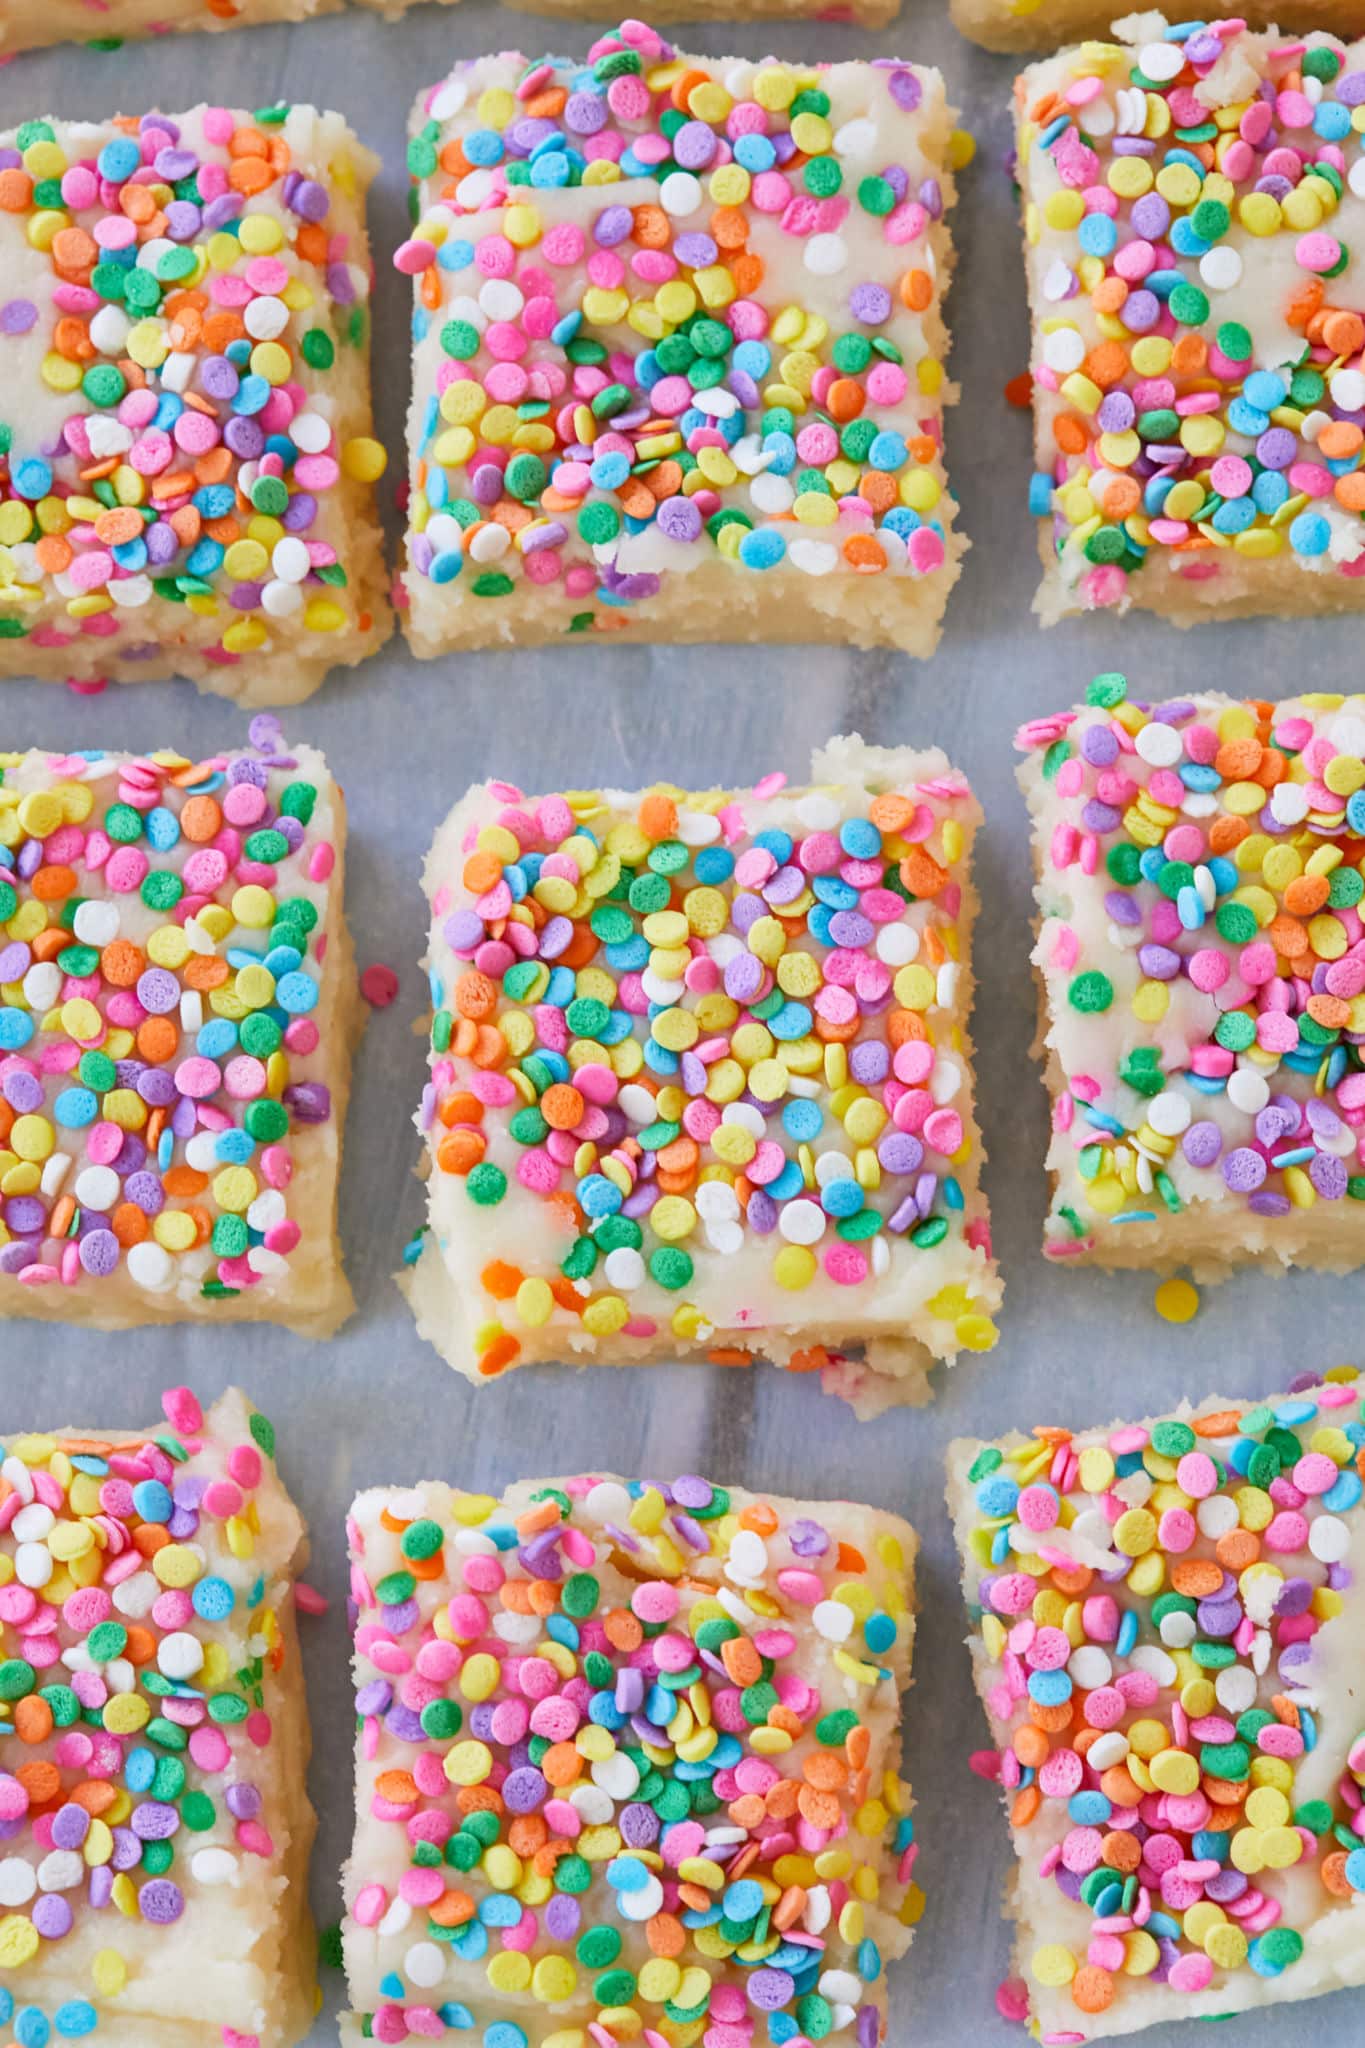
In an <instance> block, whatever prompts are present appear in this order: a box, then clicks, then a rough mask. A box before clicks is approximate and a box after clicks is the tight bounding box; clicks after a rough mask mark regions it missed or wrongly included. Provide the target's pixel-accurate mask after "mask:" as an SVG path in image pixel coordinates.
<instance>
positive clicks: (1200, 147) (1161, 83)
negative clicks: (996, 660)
mask: <svg viewBox="0 0 1365 2048" xmlns="http://www.w3.org/2000/svg"><path fill="white" fill-rule="evenodd" d="M1125 29H1126V32H1127V34H1128V37H1129V39H1128V40H1127V41H1125V42H1118V41H1116V42H1114V43H1086V44H1084V45H1082V46H1081V47H1080V48H1079V49H1078V50H1072V51H1069V52H1066V53H1064V54H1063V55H1061V56H1059V57H1057V58H1055V59H1049V60H1048V61H1047V62H1046V63H1045V64H1042V65H1038V66H1035V68H1034V69H1033V70H1032V71H1031V72H1030V73H1028V74H1027V76H1026V79H1025V80H1024V81H1021V102H1020V157H1021V161H1022V162H1023V163H1024V165H1025V166H1026V175H1027V184H1028V192H1029V204H1028V207H1027V218H1026V228H1027V235H1028V239H1029V242H1030V243H1031V245H1032V249H1031V254H1030V264H1031V267H1032V271H1033V284H1034V291H1033V296H1034V313H1035V323H1036V324H1035V344H1034V361H1033V374H1034V383H1035V395H1036V399H1037V403H1038V450H1037V452H1038V463H1039V473H1038V475H1037V476H1036V477H1035V479H1034V483H1033V486H1032V490H1031V493H1030V506H1031V509H1032V510H1033V511H1034V512H1036V513H1038V514H1040V515H1043V516H1050V517H1051V520H1052V528H1053V534H1054V538H1055V542H1056V547H1057V551H1058V554H1059V556H1060V560H1061V571H1062V575H1063V578H1064V580H1065V583H1066V585H1067V588H1068V590H1069V591H1071V592H1072V593H1074V594H1075V595H1076V596H1077V597H1079V599H1080V600H1081V601H1082V602H1083V603H1084V604H1086V605H1087V606H1094V605H1110V604H1122V603H1124V602H1126V601H1127V599H1128V598H1129V597H1130V596H1134V595H1137V596H1140V593H1141V588H1142V583H1143V573H1144V566H1146V568H1147V569H1148V570H1149V571H1150V570H1151V569H1153V568H1154V567H1157V568H1159V569H1160V571H1161V573H1162V574H1167V573H1169V574H1170V575H1173V576H1178V577H1179V578H1181V579H1182V580H1185V581H1187V582H1189V583H1192V584H1198V583H1205V582H1207V583H1209V584H1210V586H1211V590H1210V593H1209V595H1211V596H1212V598H1213V601H1214V602H1215V603H1216V602H1217V597H1218V592H1219V590H1220V588H1221V587H1222V585H1223V584H1225V583H1227V582H1228V581H1229V579H1230V578H1234V579H1236V580H1237V587H1238V590H1239V591H1249V592H1254V590H1255V588H1256V577H1257V574H1258V573H1259V574H1261V575H1264V574H1265V573H1266V572H1265V571H1264V569H1262V570H1261V571H1259V572H1258V570H1257V566H1256V565H1257V564H1268V563H1272V562H1275V561H1276V560H1277V558H1280V557H1283V558H1284V559H1285V562H1286V563H1294V564H1297V565H1298V566H1299V567H1300V568H1302V569H1304V570H1309V571H1315V572H1317V573H1318V574H1320V575H1322V576H1324V577H1328V578H1333V579H1335V578H1337V577H1340V576H1342V575H1358V574H1359V573H1360V572H1361V570H1362V568H1365V526H1362V524H1361V514H1362V512H1363V511H1365V469H1363V468H1362V454H1363V453H1365V372H1363V371H1362V361H1365V355H1363V353H1362V352H1363V351H1365V319H1363V318H1362V310H1361V309H1362V305H1365V301H1362V298H1361V285H1360V280H1359V278H1358V276H1357V271H1356V267H1355V266H1354V264H1353V255H1354V250H1355V247H1356V245H1357V244H1358V243H1359V241H1360V230H1361V226H1362V219H1363V218H1365V205H1362V200H1365V158H1363V157H1362V152H1361V137H1362V133H1365V50H1362V48H1361V46H1360V45H1359V44H1355V45H1351V46H1349V47H1348V46H1347V45H1346V44H1344V43H1342V42H1341V41H1339V40H1338V39H1337V38H1336V37H1333V36H1327V35H1321V34H1314V35H1311V36H1308V37H1305V38H1303V39H1302V40H1294V41H1291V40H1287V39H1283V38H1281V37H1280V36H1278V35H1276V34H1273V33H1272V34H1268V35H1261V34H1253V33H1252V32H1250V31H1249V30H1248V29H1247V27H1246V24H1245V23H1244V22H1243V21H1241V20H1238V19H1233V20H1229V21H1211V22H1208V23H1198V22H1195V23H1180V24H1176V25H1172V26H1170V27H1167V26H1166V25H1165V24H1164V23H1162V22H1161V20H1160V17H1159V16H1156V17H1153V16H1151V15H1143V16H1141V17H1134V19H1133V21H1132V22H1131V23H1130V24H1127V25H1125ZM1265 608H1266V609H1268V610H1274V609H1275V604H1274V603H1273V602H1271V603H1268V604H1267V605H1266V606H1265Z"/></svg>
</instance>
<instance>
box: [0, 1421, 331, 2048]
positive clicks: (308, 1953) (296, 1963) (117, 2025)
mask: <svg viewBox="0 0 1365 2048" xmlns="http://www.w3.org/2000/svg"><path fill="white" fill-rule="evenodd" d="M165 1407H166V1414H167V1418H170V1417H172V1416H173V1417H174V1421H173V1422H170V1423H169V1427H170V1429H171V1431H172V1433H173V1434H174V1435H176V1436H178V1437H179V1438H180V1439H181V1440H182V1441H187V1442H188V1443H189V1444H190V1445H202V1446H203V1447H205V1448H206V1449H208V1448H212V1447H213V1446H215V1445H222V1446H223V1447H224V1449H225V1450H226V1449H228V1448H234V1447H236V1446H237V1445H245V1446H248V1447H250V1448H254V1449H256V1450H257V1451H258V1452H259V1453H260V1455H261V1457H262V1459H263V1461H264V1467H265V1469H264V1472H263V1475H262V1478H261V1481H260V1482H259V1483H258V1486H257V1488H256V1489H253V1490H252V1495H251V1507H252V1510H253V1511H254V1513H255V1514H256V1515H258V1516H259V1523H258V1526H257V1528H256V1530H255V1532H254V1534H255V1542H256V1545H257V1549H256V1550H255V1551H254V1552H253V1553H250V1554H251V1555H252V1556H253V1557H254V1558H255V1559H256V1560H257V1561H258V1562H259V1567H260V1584H261V1588H262V1590H261V1593H260V1596H259V1598H260V1602H261V1603H262V1604H264V1603H268V1602H269V1601H270V1600H271V1599H272V1598H274V1599H275V1605H274V1606H273V1608H271V1609H270V1612H271V1613H272V1614H273V1617H274V1630H275V1638H274V1640H275V1647H276V1649H277V1650H278V1651H279V1652H282V1659H281V1667H280V1668H281V1670H282V1671H283V1672H284V1673H285V1674H287V1675H286V1676H285V1677H284V1678H283V1679H282V1678H280V1677H278V1676H276V1675H274V1673H273V1671H272V1658H273V1655H274V1654H275V1652H274V1651H272V1650H265V1651H263V1652H262V1656H263V1664H262V1672H261V1698H262V1700H263V1703H264V1711H265V1712H266V1713H267V1714H268V1715H269V1719H270V1742H269V1748H268V1750H265V1751H262V1750H259V1749H257V1748H255V1747H253V1746H252V1743H251V1741H250V1740H249V1739H248V1738H246V1737H244V1738H243V1747H242V1749H241V1750H240V1751H239V1752H236V1753H234V1756H233V1759H232V1764H231V1765H230V1766H229V1769H230V1772H231V1778H230V1780H225V1779H224V1778H223V1776H222V1775H221V1774H215V1775H209V1776H206V1778H205V1782H206V1783H207V1784H208V1785H209V1787H210V1788H212V1789H214V1790H217V1789H218V1788H219V1787H221V1786H223V1785H224V1784H225V1783H226V1782H236V1781H237V1779H238V1777H239V1774H240V1769H241V1766H242V1765H243V1763H245V1764H246V1765H247V1766H248V1767H249V1766H250V1764H251V1762H252V1759H253V1758H254V1757H256V1756H262V1757H264V1756H267V1755H269V1756H273V1757H275V1758H276V1759H277V1760H278V1763H279V1765H280V1766H281V1768H280V1774H279V1786H278V1788H277V1791H276V1794H275V1797H274V1799H273V1801H271V1802H269V1803H268V1804H267V1806H266V1808H265V1813H264V1820H265V1823H266V1826H267V1830H268V1832H269V1834H270V1836H271V1841H272V1845H273V1846H272V1853H271V1856H270V1857H269V1859H267V1860H266V1861H262V1860H261V1858H260V1857H259V1855H255V1854H253V1855H252V1856H251V1858H250V1859H249V1860H250V1862H251V1865H252V1872H251V1876H252V1888H253V1889H254V1890H255V1891H256V1892H257V1893H258V1894H259V1897H260V1901H261V1910H262V1919H261V1921H260V1924H259V1931H258V1932H257V1933H256V1934H255V1936H254V1937H253V1938H252V1940H251V1941H250V1943H249V1945H244V1944H243V1943H242V1942H241V1941H240V1940H239V1941H238V1942H237V1943H236V1944H235V1945H234V1947H233V1948H232V1950H231V1954H230V1955H228V1954H212V1953H210V1955H209V1956H207V1957H206V1958H204V1960H205V1961H206V1963H210V1964H212V1966H213V1970H214V1973H215V1974H214V1975H213V1976H212V1977H210V1978H209V1980H208V1981H209V1984H210V1985H211V1987H212V1995H213V1996H214V1997H216V1998H219V1997H223V1996H224V1995H225V1994H226V1992H227V1991H228V1989H229V1985H230V1980H228V1981H227V1982H225V1981H224V1978H223V1975H222V1973H223V1972H225V1971H228V1970H229V1969H230V1968H231V1967H232V1966H233V1965H234V1964H236V1965H239V1966H241V1967H243V1968H247V1969H249V1970H250V1971H251V1972H252V1973H253V1974H255V1973H259V1974H260V1975H261V1977H262V1978H263V1979H264V1982H263V1984H262V1986H261V1991H260V1997H261V2001H262V2002H261V2005H260V2007H259V2008H256V2007H252V2008H251V2010H250V2011H249V2012H248V2009H247V2004H246V2003H245V2002H244V2001H245V2000H246V1999H249V1998H250V1997H251V1996H252V1993H251V1992H249V1991H246V1989H245V1987H243V1989H242V1990H240V1991H239V1992H238V1993H237V1997H238V2001H239V2004H238V2010H237V2014H236V2016H237V2017H238V2018H240V2019H242V2020H243V2021H244V2023H246V2024H248V2025H249V2027H250V2028H251V2031H234V2029H233V2027H232V2026H231V2025H229V2024H228V2023H227V2021H226V2020H223V2019H222V2008H221V2007H220V2008H219V2010H218V2012H217V2013H216V2014H215V2016H214V2017H213V2018H212V2019H211V2020H210V2019H209V2017H208V2016H207V2015H204V2014H202V2013H194V2014H191V2012H190V2011H189V2010H184V2011H179V2012H177V2011H173V2010H168V2009H167V2008H166V2006H165V2005H164V2004H163V2003H161V2001H162V2000H163V1999H164V1997H165V1996H166V1991H167V1987H168V1984H169V1979H166V1981H165V1982H164V1983H163V1982H161V1979H163V1978H165V1973H166V1971H167V1968H168V1967H170V1961H169V1958H166V1959H161V1958H158V1959H156V1967H155V1969H154V1970H153V1971H152V1973H151V1979H150V1983H145V1982H144V1981H143V1978H142V1975H141V1973H140V1971H139V1968H138V1959H137V1958H136V1957H134V1959H133V1961H132V1965H131V1967H130V1968H129V1972H128V1977H127V1981H126V1985H125V1986H124V1988H123V1989H122V1990H121V1991H119V1992H114V1993H105V1992H102V1991H100V1990H99V1989H97V1988H95V1987H93V1985H92V1984H91V1981H90V1971H89V1961H90V1956H89V1955H87V1957H86V1960H85V1963H84V1964H83V1965H82V1966H81V1968H80V1974H79V1977H78V1978H77V1979H75V1980H74V1981H73V1978H72V1974H71V1965H70V1964H69V1963H63V1962H62V1958H63V1946H62V1944H60V1943H57V1944H53V1943H50V1942H49V1943H44V1945H43V1947H42V1948H41V1949H40V1951H39V1956H38V1962H39V1969H38V1971H37V1972H36V1973H35V1972H34V1970H33V1968H32V1967H31V1965H26V1964H21V1965H18V1966H15V1965H11V1966H10V1967H9V1969H8V1971H7V1979H6V1981H7V1984H8V1986H9V1988H10V1989H11V1990H12V1992H13V1994H14V1999H15V2003H16V2005H19V2006H23V2005H26V2004H29V2003H32V2004H33V2005H34V2006H35V2007H36V2008H37V2009H38V2010H39V2011H41V2012H44V2013H45V2014H46V2015H47V2016H48V2017H49V2019H50V2018H51V2017H52V2016H53V2015H54V2014H55V2013H56V2011H57V2009H58V2008H59V2007H60V2006H61V2005H62V2004H64V2003H65V2002H66V2001H74V2002H75V2003H76V2004H80V2003H81V2002H82V2001H84V2002H87V2003H88V2004H89V2005H90V2006H91V2007H92V2008H93V2009H94V2011H95V2012H96V2014H97V2027H96V2029H95V2032H96V2033H97V2037H98V2038H99V2039H100V2040H102V2041H107V2042H108V2043H109V2044H110V2048H146V2044H148V2043H155V2044H158V2048H220V2044H221V2048H294V2044H295V2043H297V2042H299V2041H301V2040H302V2038H303V2037H304V2036H305V2035H306V2034H307V2032H308V2030H309V2028H310V2027H311V2026H312V2024H313V2020H314V2017H315V2014H316V2011H317V2006H318V1998H319V1994H318V1989H317V1937H316V1934H315V1932H314V1925H313V1918H312V1912H311V1908H310V1905H309V1897H308V1873H309V1865H310V1860H311V1854H312V1848H313V1843H314V1839H315V1836H316V1833H317V1815H316V1812H315V1810H314V1808H313V1805H312V1802H311V1800H310V1798H309V1795H308V1786H307V1773H308V1764H309V1759H310V1755H311V1750H312V1734H311V1727H310V1722H309V1716H308V1699H307V1690H306V1686H305V1682H304V1672H303V1664H302V1661H301V1658H300V1652H299V1642H298V1630H297V1607H296V1602H295V1588H296V1586H297V1583H298V1580H299V1578H300V1577H301V1575H302V1573H303V1572H304V1570H305V1569H306V1567H307V1563H308V1556H309V1542H308V1531H307V1528H306V1526H305V1524H304V1522H303V1519H302V1516H301V1515H300V1512H299V1509H298V1507H297V1506H296V1504H295V1502H294V1499H293V1497H292V1495H291V1494H290V1493H289V1491H288V1490H287V1488H286V1487H285V1485H284V1482H283V1480H282V1479H281V1478H280V1476H279V1472H278V1467H277V1466H276V1464H275V1455H276V1453H275V1445H274V1439H273V1432H271V1431H270V1427H269V1425H268V1424H267V1423H266V1422H265V1418H264V1417H260V1418H259V1422H260V1425H261V1428H260V1430H259V1431H258V1429H257V1428H255V1427H253V1426H252V1425H253V1423H254V1422H255V1421H256V1420H257V1419H258V1418H257V1411H256V1409H255V1406H254V1403H252V1402H251V1401H250V1400H249V1399H248V1397H247V1396H246V1395H245V1394H244V1393H243V1392H242V1391H241V1389H240V1388H238V1387H236V1386H229V1387H228V1388H227V1389H226V1390H225V1391H224V1392H223V1393H222V1394H221V1395H220V1396H219V1397H218V1398H217V1400H215V1401H214V1403H213V1404H212V1406H211V1407H210V1408H209V1409H208V1410H207V1411H203V1410H200V1409H199V1406H198V1403H197V1402H196V1401H195V1400H194V1397H193V1395H192V1394H190V1393H189V1392H188V1390H187V1389H184V1388H180V1389H176V1390H174V1391H173V1393H171V1394H168V1395H167V1396H166V1398H165ZM196 1418H197V1421H196ZM192 1423H193V1424H194V1425H195V1426H191V1424H192ZM167 1428H168V1422H167V1421H163V1422H162V1423H160V1424H158V1425H154V1426H153V1427H151V1428H149V1429H147V1430H95V1431H90V1430H86V1429H74V1428H60V1429H38V1430H35V1431H12V1432H7V1433H6V1440H7V1442H8V1443H15V1442H20V1441H22V1440H23V1439H25V1438H31V1437H34V1436H40V1437H42V1438H46V1439H50V1440H51V1441H52V1442H53V1443H54V1445H61V1444H62V1443H63V1442H64V1441H65V1442H70V1443H73V1444H91V1445H94V1444H100V1445H108V1446H111V1447H113V1448H114V1449H116V1450H117V1449H123V1448H126V1447H128V1446H130V1445H141V1444H147V1443H151V1442H153V1441H154V1440H155V1439H156V1438H157V1437H164V1436H165V1435H166V1433H167ZM267 1445H268V1446H269V1448H268V1449H267V1448H266V1446H267ZM244 1554H246V1553H244ZM276 1596H278V1597H277V1598H276ZM199 1626H202V1624H200V1623H196V1627H199ZM242 1626H243V1627H245V1624H244V1623H243V1624H242ZM234 1675H236V1674H234ZM244 1678H245V1674H242V1675H240V1676H239V1677H238V1682H239V1683H243V1682H244ZM191 1839H192V1840H193V1839H197V1838H191ZM172 1868H173V1870H175V1871H176V1874H177V1875H179V1877H180V1879H181V1881H182V1883H183V1882H184V1880H185V1876H186V1872H185V1871H184V1870H183V1869H180V1868H179V1867H178V1866H174V1865H173V1866H172ZM242 1889H243V1888H242V1886H241V1885H240V1884H238V1883H234V1884H233V1885H231V1886H227V1887H224V1892H225V1894H226V1896H229V1897H234V1898H240V1897H241V1896H242ZM214 1897H215V1891H214V1889H212V1888H210V1886H209V1885H207V1884H203V1883H197V1884H196V1887H195V1890H194V1892H193V1894H192V1895H191V1900H190V1910H191V1911H193V1910H196V1909H198V1910H200V1911H203V1910H205V1909H206V1908H207V1902H208V1901H210V1900H212V1899H213V1898H214ZM243 1910H244V1911H245V1910H249V1909H243ZM240 1917H241V1916H240V1915H239V1918H240ZM132 1920H133V1923H134V1924H135V1925H137V1926H139V1927H140V1926H141V1925H142V1924H143V1922H142V1920H141V1919H140V1918H139V1915H138V1912H137V1908H136V1906H134V1908H133V1912H132ZM121 1924H122V1922H121V1921H116V1922H115V1923H114V1924H112V1925H110V1926H109V1927H107V1928H106V1930H105V1931H106V1935H107V1940H106V1941H105V1942H104V1943H103V1944H101V1943H100V1942H99V1941H98V1938H97V1926H96V1925H92V1924H91V1923H90V1922H89V1921H88V1920H85V1921H83V1920H82V1919H81V1917H80V1914H79V1912H78V1914H77V1919H76V1926H75V1929H74V1930H73V1936H72V1939H73V1940H75V1941H80V1940H81V1936H82V1933H84V1934H85V1935H86V1936H91V1935H95V1936H96V1939H95V1940H94V1941H92V1943H91V1954H93V1951H94V1949H95V1948H96V1947H99V1946H103V1947H104V1948H105V1949H107V1950H111V1951H112V1952H114V1953H115V1954H119V1953H121V1952H122V1951H123V1948H124V1942H125V1939H126V1937H125V1936H122V1935H121V1934H120V1932H119V1927H120V1925H121ZM241 1931H242V1930H241V1928H240V1927H234V1930H233V1932H234V1934H240V1933H241ZM168 1938H169V1940H170V1941H171V1942H172V1944H174V1943H175V1942H176V1941H177V1940H178V1941H180V1942H182V1943H183V1942H184V1940H185V1932H184V1929H183V1922H182V1929H181V1931H180V1932H179V1933H177V1934H174V1935H170V1936H169V1937H168ZM54 1964H57V1965H60V1967H58V1968H56V1969H55V1970H54V1968H53V1965H54ZM184 1967H185V1968H187V1969H192V1968H193V1961H192V1959H190V1960H187V1961H186V1963H185V1965H184ZM140 1985H141V1987H142V1989H141V1995H142V1996H143V1997H147V1996H148V1995H150V1996H151V1997H152V1998H153V2000H154V2001H156V2003H155V2009H154V2010H152V2011H148V2010H145V2009H140V2008H139V2007H138V2006H137V2003H136V2002H137V2000H138V1998H139V1987H140ZM59 2031H62V2030H61V2029H59ZM71 2031H72V2032H73V2033H74V2031H75V2029H74V2028H73V2029H72V2030H71ZM63 2038H65V2034H63Z"/></svg>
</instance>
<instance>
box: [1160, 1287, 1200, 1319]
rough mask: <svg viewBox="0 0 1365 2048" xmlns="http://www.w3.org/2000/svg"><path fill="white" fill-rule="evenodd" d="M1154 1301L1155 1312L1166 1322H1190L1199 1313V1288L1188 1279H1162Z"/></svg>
mask: <svg viewBox="0 0 1365 2048" xmlns="http://www.w3.org/2000/svg"><path fill="white" fill-rule="evenodd" d="M1155 1301H1156V1312H1157V1314H1158V1315H1159V1316H1160V1317H1161V1318H1162V1320H1163V1321H1164V1322H1167V1323H1190V1322H1193V1321H1194V1318H1195V1317H1196V1316H1197V1315H1198V1313H1199V1289H1198V1288H1197V1287H1196V1286H1194V1285H1193V1283H1192V1282H1191V1281H1189V1280H1163V1281H1162V1283H1161V1285H1160V1286H1159V1287H1158V1288H1157V1291H1156V1296H1155Z"/></svg>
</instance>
